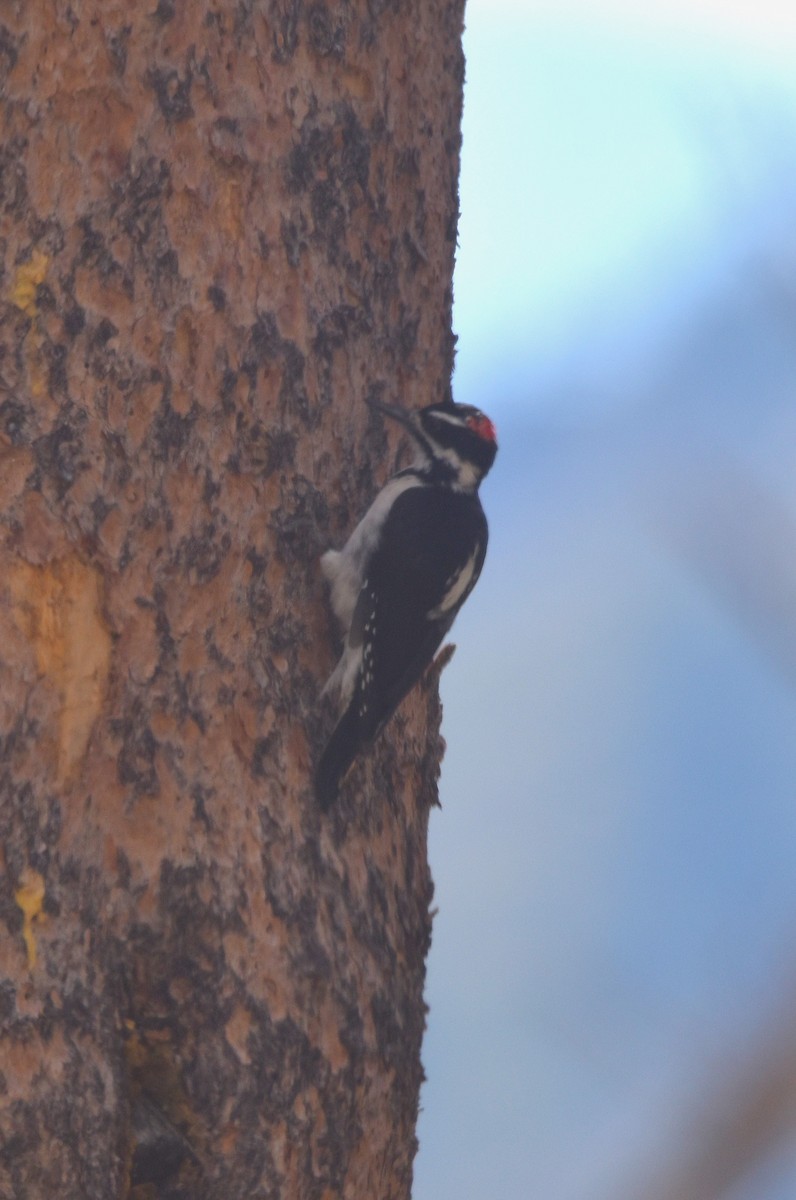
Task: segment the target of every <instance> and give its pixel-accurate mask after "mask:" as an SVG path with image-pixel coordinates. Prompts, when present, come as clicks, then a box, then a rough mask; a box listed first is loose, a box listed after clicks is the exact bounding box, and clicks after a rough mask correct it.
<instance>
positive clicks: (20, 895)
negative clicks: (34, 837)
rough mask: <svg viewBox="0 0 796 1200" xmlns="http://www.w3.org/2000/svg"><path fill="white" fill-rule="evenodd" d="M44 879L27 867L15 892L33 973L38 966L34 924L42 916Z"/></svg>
mask: <svg viewBox="0 0 796 1200" xmlns="http://www.w3.org/2000/svg"><path fill="white" fill-rule="evenodd" d="M44 890H45V889H44V879H43V878H42V876H41V875H40V874H39V872H38V871H34V870H33V869H32V868H30V867H26V868H25V870H24V871H23V872H22V876H21V879H20V884H19V887H18V888H17V890H16V891H15V892H14V899H15V901H16V903H17V907H18V908H21V909H22V915H23V918H24V919H23V923H22V937H23V938H24V940H25V949H26V950H27V952H28V968H29V969H30V970H31V971H32V970H33V968H34V967H35V966H36V936H35V934H34V932H33V922H34V921H35V920H36V918H37V917H39V916H40V915H41V911H42V905H43V904H44Z"/></svg>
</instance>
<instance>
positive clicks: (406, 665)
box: [315, 401, 497, 808]
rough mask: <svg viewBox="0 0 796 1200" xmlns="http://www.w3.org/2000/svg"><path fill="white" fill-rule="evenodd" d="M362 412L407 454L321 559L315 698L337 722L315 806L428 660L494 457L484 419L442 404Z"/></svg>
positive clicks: (465, 578) (477, 521) (464, 590)
mask: <svg viewBox="0 0 796 1200" xmlns="http://www.w3.org/2000/svg"><path fill="white" fill-rule="evenodd" d="M372 407H374V408H377V409H378V410H379V411H380V412H382V413H384V414H385V415H386V416H389V417H392V418H393V419H394V420H396V421H400V422H401V424H403V425H404V426H405V427H406V429H408V431H409V432H410V434H411V435H412V437H413V438H414V440H415V442H416V443H417V446H418V448H419V455H418V458H417V461H416V462H415V463H414V465H413V466H411V467H409V468H407V469H406V470H404V471H400V472H399V473H398V474H397V475H394V476H393V477H392V479H390V480H389V481H388V483H387V484H386V485H385V486H384V487H383V488H382V490H381V491H380V492H379V494H378V496H377V497H376V499H375V500H374V501H373V503H372V505H371V506H370V508H369V509H368V511H367V512H366V514H365V516H364V517H363V518H362V520H361V521H360V523H359V524H358V525H357V527H356V529H355V530H354V532H353V533H352V534H351V537H350V538H349V539H348V541H347V542H346V544H345V546H344V547H343V549H342V550H339V551H338V550H329V551H327V553H326V554H324V555H323V557H322V559H321V566H322V568H323V571H324V574H325V575H326V578H327V580H328V581H329V584H330V586H331V602H332V608H333V609H334V612H335V615H336V616H337V618H338V620H339V621H340V624H341V626H342V629H343V632H344V635H345V645H344V648H343V653H342V656H341V658H340V661H339V662H338V664H337V666H336V667H335V669H334V671H333V672H332V674H331V676H330V678H329V680H328V682H327V684H326V687H325V688H324V694H326V693H329V692H333V693H337V694H338V695H339V699H340V709H341V713H342V715H341V717H340V719H339V721H338V723H337V725H336V727H335V729H334V731H333V733H332V735H331V737H330V739H329V742H328V743H327V745H326V748H325V750H324V751H323V754H322V755H321V758H320V761H319V763H318V767H317V770H316V773H315V791H316V795H317V798H318V802H319V803H320V805H321V806H322V807H323V808H328V807H329V805H330V804H331V803H332V801H333V800H334V798H335V796H336V795H337V788H338V785H339V782H340V780H341V779H342V778H343V776H344V775H345V773H346V771H347V770H348V768H349V767H350V766H351V764H352V762H353V761H354V758H355V757H356V755H357V753H358V752H359V750H360V749H361V748H362V747H363V746H364V745H366V744H367V743H368V742H371V741H372V740H373V739H374V738H375V737H376V736H377V734H378V733H379V732H380V730H381V729H382V727H383V726H384V724H385V722H386V721H388V720H389V718H390V717H391V716H392V714H393V712H394V711H395V709H396V708H397V707H398V705H399V704H400V702H401V700H402V699H403V698H404V696H405V695H406V694H407V692H408V691H410V689H411V688H412V687H413V686H414V684H415V683H417V681H418V679H419V678H420V676H421V675H422V674H423V671H424V670H425V668H426V666H427V665H428V664H429V663H430V662H431V660H432V658H433V657H434V654H435V653H436V651H437V649H438V647H439V645H440V643H441V641H442V639H443V638H444V637H445V634H446V633H447V632H448V630H449V629H450V627H451V625H452V624H453V621H454V618H455V616H456V614H457V612H458V611H459V609H460V608H461V606H462V604H464V602H465V600H466V599H467V597H468V596H469V594H470V592H471V591H472V590H473V588H474V587H475V584H476V582H477V580H478V576H479V575H480V574H481V568H482V566H483V565H484V556H485V554H486V546H487V523H486V517H485V516H484V511H483V509H482V508H481V501H480V500H479V498H478V486H479V484H480V483H481V480H482V479H483V477H484V476H485V475H486V473H487V471H488V470H489V468H490V467H491V466H492V463H493V462H494V459H495V454H496V453H497V441H496V437H495V429H494V426H493V424H492V422H491V421H490V420H489V418H488V417H485V416H484V414H483V413H482V412H480V411H479V410H478V409H476V408H472V407H471V406H470V405H465V404H454V403H453V402H452V401H450V402H448V403H446V404H431V405H429V406H428V407H427V408H424V409H421V410H420V411H419V412H415V413H409V412H405V411H404V410H403V409H399V408H393V407H390V406H388V405H385V404H381V403H376V402H374V403H373V404H372Z"/></svg>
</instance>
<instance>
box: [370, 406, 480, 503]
mask: <svg viewBox="0 0 796 1200" xmlns="http://www.w3.org/2000/svg"><path fill="white" fill-rule="evenodd" d="M368 404H369V405H370V407H371V408H375V409H377V410H378V411H379V412H381V413H384V415H385V416H387V417H392V418H393V420H395V421H400V423H401V424H402V425H403V426H404V428H405V429H407V430H408V431H409V433H410V434H411V435H412V437H413V438H414V440H415V441H416V442H417V444H418V446H419V447H420V450H421V453H422V459H421V463H422V466H423V468H424V470H425V471H426V472H427V473H428V474H429V475H431V476H433V477H434V479H435V480H436V481H438V482H440V483H447V484H448V485H449V486H451V487H455V488H460V489H461V490H462V491H468V492H470V491H475V489H476V488H477V487H478V485H479V484H480V482H481V480H482V479H483V478H484V476H485V475H486V473H487V471H488V470H489V468H490V467H491V466H492V463H493V462H494V461H495V455H496V454H497V434H496V433H495V426H494V425H493V424H492V422H491V421H490V419H489V417H486V416H484V414H483V413H482V412H481V411H480V409H478V408H473V406H472V405H470V404H456V403H454V402H453V401H452V400H451V401H449V402H447V403H445V404H429V405H428V407H427V408H421V409H419V410H418V411H417V412H407V411H406V410H405V409H403V408H394V407H393V406H392V405H390V404H383V403H382V402H381V401H380V400H368Z"/></svg>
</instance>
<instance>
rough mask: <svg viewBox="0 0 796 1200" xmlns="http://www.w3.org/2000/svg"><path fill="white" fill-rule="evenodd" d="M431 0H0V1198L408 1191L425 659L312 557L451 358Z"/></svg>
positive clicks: (422, 911)
mask: <svg viewBox="0 0 796 1200" xmlns="http://www.w3.org/2000/svg"><path fill="white" fill-rule="evenodd" d="M462 7H463V0H435V2H433V3H431V2H429V0H404V2H400V0H395V2H394V3H384V2H379V0H358V2H356V3H355V2H351V3H341V4H335V5H328V6H327V5H324V4H321V3H316V4H310V3H301V2H300V0H279V2H277V0H260V2H259V3H254V2H252V0H239V2H237V3H233V2H232V0H216V2H215V3H212V2H209V0H159V2H158V0H149V3H147V4H130V3H128V0H124V2H123V3H122V2H120V0H102V3H100V2H97V3H93V4H92V3H88V2H81V0H71V3H67V2H66V0H6V3H5V4H3V6H2V8H0V96H1V97H2V110H1V111H0V123H1V127H2V133H1V134H0V237H1V238H2V241H1V242H0V247H1V248H2V257H1V259H0V262H1V263H2V276H1V277H0V356H1V357H0V871H1V872H2V874H1V876H0V916H1V917H2V921H3V930H4V932H3V935H2V937H1V938H0V1020H2V1030H3V1040H2V1047H1V1048H0V1196H2V1197H3V1198H4V1200H5V1197H14V1198H17V1197H19V1198H22V1197H24V1200H36V1198H38V1197H42V1198H43V1197H47V1198H48V1200H49V1198H50V1197H53V1196H58V1197H59V1198H60V1200H68V1198H70V1197H80V1200H93V1198H101V1200H108V1198H109V1197H117V1196H119V1197H121V1196H127V1195H131V1196H136V1197H139V1198H141V1200H143V1198H144V1197H147V1198H152V1197H175V1198H176V1197H191V1198H195V1197H224V1198H225V1200H229V1198H232V1197H241V1198H244V1197H245V1198H246V1200H249V1198H252V1197H262V1198H265V1197H273V1198H276V1197H281V1198H283V1200H284V1198H285V1197H325V1198H328V1197H333V1196H345V1197H352V1198H353V1197H362V1198H364V1197H367V1198H368V1200H374V1198H378V1200H387V1198H388V1197H407V1196H408V1195H409V1191H410V1183H411V1164H412V1158H413V1154H414V1148H415V1141H414V1127H415V1120H416V1114H417V1105H418V1090H419V1086H420V1081H421V1077H422V1072H421V1066H420V1044H421V1037H422V1031H423V1024H424V1008H423V979H424V957H425V954H426V951H427V949H428V944H429V938H430V916H429V901H430V897H431V881H430V876H429V871H428V866H427V859H426V828H427V816H428V809H429V805H430V804H431V803H432V802H433V800H434V798H435V794H436V792H435V789H436V776H437V769H438V762H439V757H440V752H441V741H440V738H439V732H438V724H439V710H438V701H437V698H436V681H435V680H434V679H432V680H430V681H428V682H427V683H426V685H425V686H424V687H422V688H421V689H419V690H418V691H417V692H416V693H415V694H414V696H413V697H411V698H410V699H409V700H408V701H407V702H406V704H405V705H404V706H403V708H402V709H401V712H400V713H399V715H398V716H397V717H396V719H395V720H394V722H393V725H392V727H391V730H390V732H389V733H388V734H387V735H386V736H385V738H383V739H382V742H381V744H380V746H379V747H378V748H377V749H376V750H375V751H374V752H373V753H372V754H371V755H370V756H368V757H367V758H366V760H365V761H364V762H363V763H362V764H361V765H360V766H358V767H357V768H356V769H355V770H354V772H352V775H351V777H350V780H349V782H348V783H347V784H346V786H345V788H344V791H343V794H342V795H341V798H340V802H339V804H338V806H337V808H336V810H335V811H334V812H333V813H332V814H331V815H330V817H329V818H328V819H325V820H321V819H320V817H319V814H318V812H317V810H316V807H315V805H314V802H313V797H312V794H311V788H310V777H311V766H312V760H313V757H314V755H315V753H316V751H317V745H318V739H319V737H320V736H321V732H322V727H323V720H324V715H323V714H322V713H320V712H319V709H318V700H317V697H318V694H319V690H320V686H321V684H322V681H323V680H324V678H325V676H326V675H327V673H328V671H329V670H330V668H331V666H332V663H333V659H334V653H335V650H336V647H335V646H334V644H333V638H332V636H331V623H330V618H329V614H328V609H327V607H326V603H325V597H324V589H323V586H322V584H321V580H320V576H319V571H318V568H317V558H318V555H319V553H320V552H321V551H322V550H323V549H324V548H325V547H326V546H327V545H328V544H339V543H340V542H341V540H342V539H343V537H344V535H345V534H346V533H347V532H348V531H349V529H350V528H351V526H352V523H353V522H354V520H355V519H356V517H357V516H358V514H359V513H360V511H361V510H362V508H363V507H364V505H365V504H366V503H367V502H368V501H369V500H370V498H371V497H372V494H373V492H374V490H375V488H376V486H377V484H378V483H380V482H382V481H383V479H384V477H385V475H386V474H387V472H388V470H389V469H390V467H391V466H392V464H393V451H394V449H395V445H396V443H395V442H394V441H393V442H391V441H388V437H392V436H393V435H392V434H389V435H388V434H387V432H386V431H385V430H384V429H383V427H382V425H381V422H380V421H379V420H378V419H377V418H376V417H374V416H372V415H370V413H369V410H367V408H366V406H365V405H364V403H363V401H364V398H365V396H366V395H367V394H368V393H369V392H371V391H374V390H376V391H378V390H381V391H383V392H384V394H385V396H387V397H398V398H400V400H401V401H402V402H403V403H405V404H407V405H419V404H422V403H427V402H429V400H430V399H431V398H432V397H434V396H438V395H440V394H441V393H443V392H444V391H445V389H446V388H447V386H448V379H449V372H450V365H451V353H452V339H451V335H450V305H451V292H450V284H451V274H452V263H453V252H454V239H455V228H456V216H457V203H456V183H457V171H458V147H459V117H460V103H461V86H462V57H461V48H460V34H461V23H462Z"/></svg>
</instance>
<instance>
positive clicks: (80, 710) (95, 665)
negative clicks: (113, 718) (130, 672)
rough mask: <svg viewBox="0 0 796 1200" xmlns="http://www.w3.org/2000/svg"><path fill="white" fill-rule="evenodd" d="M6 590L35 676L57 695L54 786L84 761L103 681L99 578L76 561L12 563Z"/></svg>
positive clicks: (106, 649) (106, 641) (105, 654)
mask: <svg viewBox="0 0 796 1200" xmlns="http://www.w3.org/2000/svg"><path fill="white" fill-rule="evenodd" d="M9 585H10V586H9V592H10V597H11V603H12V606H13V611H14V616H15V618H16V620H17V623H18V625H19V627H20V629H21V630H22V632H23V633H24V634H25V636H26V637H27V638H28V640H29V641H30V643H31V645H32V646H33V649H34V651H35V655H36V665H37V668H38V670H39V673H40V674H41V675H43V676H44V677H45V678H46V679H47V680H48V681H49V682H50V683H51V684H52V686H53V687H54V688H55V689H56V691H57V693H58V697H59V719H58V781H59V783H64V782H66V781H67V780H68V779H69V778H70V777H71V776H72V775H73V773H74V771H75V770H76V768H77V767H78V766H79V765H80V763H81V762H82V760H83V756H84V754H85V752H86V747H87V745H88V740H89V737H90V735H91V729H92V727H93V724H94V721H95V720H96V718H97V716H98V714H99V712H100V709H101V707H102V701H103V697H104V694H105V687H106V683H107V678H108V670H109V666H110V656H111V639H110V634H109V633H108V629H107V627H106V623H105V620H104V618H103V615H102V606H101V594H100V586H101V580H100V576H99V574H98V573H97V572H96V571H95V570H93V569H92V568H91V567H89V566H86V564H85V563H83V562H81V561H80V559H78V558H77V557H71V558H62V559H59V560H57V561H55V562H51V563H47V564H45V565H43V566H31V565H30V564H29V563H26V562H17V563H15V564H14V565H13V567H12V568H11V571H10V573H9Z"/></svg>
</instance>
